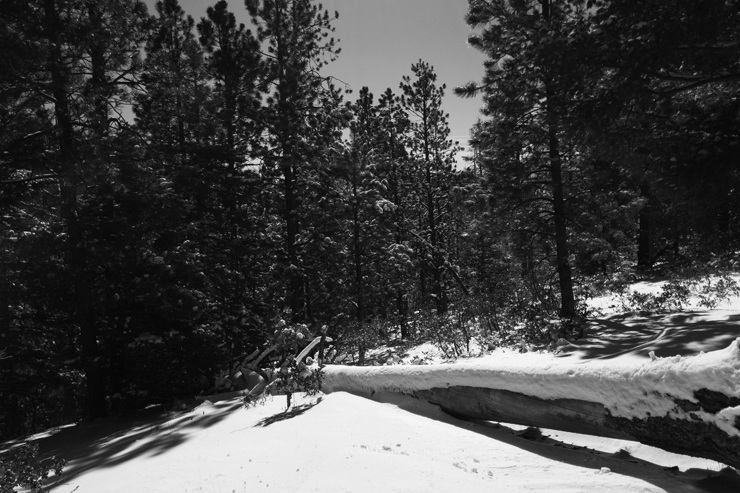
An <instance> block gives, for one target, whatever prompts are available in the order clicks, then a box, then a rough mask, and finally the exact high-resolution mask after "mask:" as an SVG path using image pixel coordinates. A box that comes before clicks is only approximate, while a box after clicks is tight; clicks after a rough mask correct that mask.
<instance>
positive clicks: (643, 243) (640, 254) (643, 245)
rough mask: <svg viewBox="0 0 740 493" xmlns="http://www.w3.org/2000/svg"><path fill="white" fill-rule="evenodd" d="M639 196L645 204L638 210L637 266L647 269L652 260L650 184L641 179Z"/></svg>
mask: <svg viewBox="0 0 740 493" xmlns="http://www.w3.org/2000/svg"><path fill="white" fill-rule="evenodd" d="M640 196H641V197H642V198H643V199H644V200H645V206H644V207H643V208H642V210H641V211H640V219H639V221H640V224H639V230H640V234H639V237H638V240H637V267H638V268H640V269H649V268H650V267H651V265H650V264H651V262H652V253H653V252H652V243H653V242H652V224H651V220H650V219H651V215H652V214H651V210H650V209H651V207H650V202H651V198H650V184H649V183H648V182H647V180H643V182H642V183H641V184H640Z"/></svg>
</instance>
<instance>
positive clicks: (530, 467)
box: [38, 303, 740, 493]
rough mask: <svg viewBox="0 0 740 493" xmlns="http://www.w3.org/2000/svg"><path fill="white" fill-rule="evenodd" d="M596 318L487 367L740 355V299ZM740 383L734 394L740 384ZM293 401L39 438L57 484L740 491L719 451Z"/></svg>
mask: <svg viewBox="0 0 740 493" xmlns="http://www.w3.org/2000/svg"><path fill="white" fill-rule="evenodd" d="M590 324H591V327H590V329H589V331H588V334H587V337H586V338H584V339H581V340H578V341H571V342H570V343H568V344H565V345H563V346H561V347H560V351H559V352H558V353H557V354H553V353H545V352H530V353H525V354H521V353H519V352H517V351H497V352H496V353H494V354H492V355H490V356H488V357H486V358H483V359H480V360H477V361H476V362H475V365H478V366H483V367H485V366H490V365H501V366H508V367H509V368H517V367H518V368H525V367H530V366H543V365H544V366H548V365H550V366H551V367H553V368H563V367H566V366H570V367H572V368H573V369H574V371H583V370H581V369H579V368H585V367H590V366H595V367H599V368H606V369H608V368H610V367H614V368H616V367H619V366H623V367H631V368H634V367H635V365H640V364H644V365H648V366H649V365H651V364H652V365H664V366H666V367H668V366H670V365H671V364H672V362H673V361H674V359H673V358H672V357H673V356H675V355H682V356H695V355H698V354H699V353H700V352H701V351H706V352H710V351H717V350H720V351H718V352H717V353H715V354H714V356H712V355H711V354H708V355H706V356H705V357H699V358H696V359H694V358H691V359H686V358H684V359H678V358H677V359H675V362H676V364H681V362H682V361H698V362H701V361H705V362H706V361H708V359H711V358H712V357H715V358H717V357H720V356H723V357H724V356H726V357H729V358H734V357H735V356H736V355H734V354H729V353H731V352H732V351H733V349H732V346H731V342H732V341H734V340H735V339H736V338H737V337H740V304H735V303H729V304H727V305H724V306H721V307H720V309H715V310H711V311H707V310H702V311H686V312H682V313H675V314H669V315H654V314H645V313H643V314H631V315H621V316H620V315H609V316H605V317H603V318H601V319H597V320H593V321H591V322H590ZM723 351H724V352H727V353H728V354H724V353H723ZM434 352H435V350H434V348H433V347H431V346H423V347H420V348H415V349H412V350H408V351H404V354H403V359H405V360H409V361H408V362H410V361H411V360H413V358H414V356H417V362H419V361H421V360H427V361H432V360H434V358H435V357H436V356H435V355H434ZM651 352H652V353H653V355H654V356H655V357H656V361H651V356H650V353H651ZM661 357H662V358H663V359H662V360H661V359H657V358H661ZM702 358H704V359H702ZM726 359H727V358H725V360H726ZM661 361H663V363H661ZM723 361H724V360H723ZM470 364H472V362H471V363H470ZM738 368H740V365H738ZM558 371H559V370H558ZM605 371H607V370H605ZM730 378H735V377H730ZM703 383H707V382H703ZM730 383H731V384H732V382H730ZM734 383H735V386H734V387H733V388H734V390H733V392H735V391H737V387H738V385H740V384H738V382H734ZM709 384H711V382H710V383H709ZM727 392H730V389H727ZM285 402H286V401H285V398H284V397H282V396H276V397H269V398H268V399H267V400H266V402H265V403H264V404H263V405H258V406H256V407H252V408H249V409H244V408H243V407H242V406H241V403H240V400H239V397H231V398H229V396H223V398H222V399H221V400H217V401H214V402H205V403H200V402H197V401H194V400H193V401H190V402H186V403H182V404H181V405H180V406H177V410H173V411H170V412H169V413H164V414H161V413H159V414H156V413H153V412H152V413H151V414H149V415H147V414H146V413H142V414H139V415H137V416H134V417H128V418H109V419H106V420H98V421H96V422H94V423H86V424H80V425H76V426H70V427H66V428H63V429H60V430H52V431H51V432H50V433H47V434H45V436H44V437H39V438H38V441H39V443H40V446H41V451H42V453H52V454H56V455H58V456H61V457H64V458H66V459H68V460H69V464H68V466H67V467H66V469H65V474H64V475H63V476H62V477H61V478H58V480H57V482H56V483H55V484H54V485H53V487H52V488H51V489H50V491H52V492H54V493H73V492H76V493H105V492H116V493H119V492H133V491H146V492H189V491H203V492H234V493H235V492H247V491H249V492H270V491H272V492H311V491H315V492H377V491H388V492H430V491H435V492H437V491H439V492H444V491H471V492H477V491H481V492H483V491H486V492H490V491H496V492H514V493H516V492H545V491H546V492H548V493H550V492H568V493H576V492H590V493H600V492H666V493H681V492H710V493H723V492H735V493H737V492H740V479H739V477H738V475H737V474H736V473H735V472H733V471H730V470H728V469H725V468H724V466H722V465H721V464H720V463H718V462H715V461H710V460H706V459H699V458H693V457H688V456H683V455H676V454H671V453H668V452H665V451H663V450H660V449H656V448H653V447H649V446H646V445H642V444H639V443H637V442H632V441H625V440H616V439H609V438H599V437H593V436H587V435H578V434H573V433H565V432H560V431H552V430H541V433H540V432H539V431H537V430H528V429H524V428H523V427H520V426H515V425H508V424H500V425H499V424H497V423H483V422H477V423H476V424H472V423H468V422H465V421H460V420H457V419H455V418H452V417H450V416H448V415H446V414H444V413H443V412H441V411H440V410H439V408H437V407H436V406H433V405H431V404H428V403H426V402H423V401H420V400H416V399H413V398H411V397H408V396H404V395H399V394H392V393H386V392H376V393H375V394H374V395H373V398H372V399H368V398H364V397H359V396H355V395H352V394H348V393H345V392H334V393H330V394H326V395H319V396H314V397H305V396H301V397H299V398H298V399H297V401H296V402H295V403H294V406H293V407H292V408H291V409H290V410H289V411H287V412H285Z"/></svg>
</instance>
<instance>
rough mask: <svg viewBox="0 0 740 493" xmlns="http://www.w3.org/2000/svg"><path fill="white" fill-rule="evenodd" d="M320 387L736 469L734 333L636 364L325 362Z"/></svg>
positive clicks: (737, 350) (738, 429)
mask: <svg viewBox="0 0 740 493" xmlns="http://www.w3.org/2000/svg"><path fill="white" fill-rule="evenodd" d="M323 390H324V391H325V392H333V391H347V392H352V393H355V394H359V395H363V394H365V395H372V394H374V393H376V392H379V391H392V392H399V393H403V394H408V395H413V396H414V397H417V398H419V399H424V400H427V401H429V402H431V403H434V404H437V405H439V406H440V407H441V408H442V409H444V410H445V411H446V412H448V413H450V414H452V415H455V416H458V417H463V418H471V419H484V420H494V421H503V422H510V423H517V424H523V425H529V426H538V427H542V428H552V429H559V430H564V431H572V432H577V433H586V434H591V435H598V436H605V437H611V438H623V439H631V440H637V441H640V442H642V443H645V444H648V445H653V446H656V447H660V448H663V449H665V450H669V451H671V452H677V453H682V454H688V455H693V456H696V457H705V458H708V459H713V460H716V461H719V462H722V463H724V464H727V465H730V466H733V467H736V468H737V467H740V338H738V339H737V340H735V341H734V342H733V343H732V344H730V346H729V347H727V348H725V349H722V350H718V351H712V352H709V353H701V354H698V355H696V356H687V357H681V356H674V357H671V358H655V357H653V358H652V360H651V361H648V362H645V363H632V362H631V363H617V362H607V361H604V360H598V361H591V362H589V363H583V364H572V363H571V364H567V363H560V362H552V361H548V363H547V364H542V365H533V364H532V360H523V361H520V362H507V363H502V364H498V365H497V364H491V363H490V362H489V363H477V362H476V361H475V360H472V361H467V362H465V363H457V364H448V365H428V366H380V367H378V366H373V367H357V366H327V367H325V377H324V386H323Z"/></svg>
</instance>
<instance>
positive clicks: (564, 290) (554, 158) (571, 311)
mask: <svg viewBox="0 0 740 493" xmlns="http://www.w3.org/2000/svg"><path fill="white" fill-rule="evenodd" d="M546 87H547V117H548V118H547V119H548V122H547V125H548V146H549V152H550V177H551V181H552V201H553V212H554V215H555V217H554V220H555V250H556V253H555V255H556V258H557V268H558V280H559V284H560V316H561V317H563V318H573V317H575V316H576V303H575V297H574V295H573V278H572V276H571V270H570V260H569V259H568V256H569V253H568V231H567V228H566V212H565V199H564V197H563V176H562V161H561V157H560V141H559V138H558V127H559V122H558V116H557V114H556V113H555V109H554V107H553V106H554V103H553V101H552V90H551V88H550V87H549V85H548V86H546Z"/></svg>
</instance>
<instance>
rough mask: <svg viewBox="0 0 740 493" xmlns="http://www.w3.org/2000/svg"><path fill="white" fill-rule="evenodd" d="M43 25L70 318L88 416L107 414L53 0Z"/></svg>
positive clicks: (47, 0) (76, 162) (66, 79)
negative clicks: (76, 335) (71, 296)
mask: <svg viewBox="0 0 740 493" xmlns="http://www.w3.org/2000/svg"><path fill="white" fill-rule="evenodd" d="M44 14H45V24H46V25H45V26H44V27H45V29H46V32H47V36H48V39H49V41H50V42H51V44H52V46H53V50H52V52H51V55H50V60H49V69H50V72H51V78H52V92H53V95H54V100H55V101H54V115H55V117H56V127H57V135H58V139H59V164H60V167H61V174H62V177H63V181H62V186H61V192H62V204H63V205H62V220H63V221H64V223H65V227H66V232H67V243H66V249H67V251H66V262H67V265H68V267H69V272H70V273H71V276H72V288H73V290H74V305H75V306H74V320H75V323H76V324H77V326H78V327H79V330H80V339H81V346H82V347H81V359H82V365H83V369H84V371H85V377H86V386H87V409H88V416H89V418H90V419H95V418H98V417H102V416H106V415H107V410H106V403H105V387H104V385H103V375H102V372H101V365H100V358H99V354H98V342H97V327H96V322H95V314H94V304H95V303H94V300H93V291H92V285H91V282H92V280H91V279H89V276H88V275H87V272H88V268H89V265H88V264H89V259H88V255H87V253H88V252H87V250H86V247H85V244H84V237H83V231H82V224H80V220H79V217H78V201H77V200H78V198H77V188H78V186H79V184H80V181H81V179H82V170H81V169H80V168H81V166H82V163H81V162H80V161H79V159H78V157H77V155H76V152H75V135H74V126H73V123H72V117H71V114H70V108H69V102H68V101H69V94H68V84H69V74H68V73H67V70H66V67H65V66H64V61H63V60H64V57H63V53H62V43H61V40H60V32H61V30H62V29H63V28H62V26H61V21H60V19H59V16H58V14H57V9H56V2H55V0H45V4H44Z"/></svg>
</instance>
